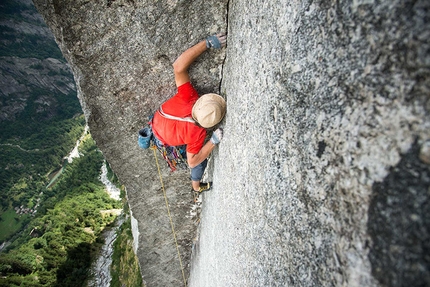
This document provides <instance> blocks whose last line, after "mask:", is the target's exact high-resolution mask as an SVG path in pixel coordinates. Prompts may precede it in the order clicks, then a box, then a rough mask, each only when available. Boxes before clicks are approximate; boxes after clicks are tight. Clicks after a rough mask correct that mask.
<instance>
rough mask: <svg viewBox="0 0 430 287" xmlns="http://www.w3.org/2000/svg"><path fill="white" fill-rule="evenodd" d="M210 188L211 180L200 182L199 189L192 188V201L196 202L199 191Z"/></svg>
mask: <svg viewBox="0 0 430 287" xmlns="http://www.w3.org/2000/svg"><path fill="white" fill-rule="evenodd" d="M211 188H212V182H201V183H200V187H199V190H194V189H193V192H194V203H197V202H198V200H199V195H200V193H202V192H204V191H208V190H211Z"/></svg>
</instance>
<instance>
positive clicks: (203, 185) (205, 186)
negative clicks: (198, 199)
mask: <svg viewBox="0 0 430 287" xmlns="http://www.w3.org/2000/svg"><path fill="white" fill-rule="evenodd" d="M211 188H212V182H201V183H200V187H199V191H198V192H199V193H200V192H203V191H208V190H211Z"/></svg>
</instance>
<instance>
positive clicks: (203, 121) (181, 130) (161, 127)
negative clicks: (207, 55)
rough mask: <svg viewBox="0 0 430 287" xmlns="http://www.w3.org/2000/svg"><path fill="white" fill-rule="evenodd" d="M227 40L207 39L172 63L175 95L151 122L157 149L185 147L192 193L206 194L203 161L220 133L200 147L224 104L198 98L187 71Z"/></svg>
mask: <svg viewBox="0 0 430 287" xmlns="http://www.w3.org/2000/svg"><path fill="white" fill-rule="evenodd" d="M226 40H227V36H226V35H223V34H217V35H213V36H209V37H207V38H206V40H203V41H201V42H199V43H197V44H196V45H194V46H192V47H191V48H189V49H187V50H186V51H185V52H183V53H182V54H181V55H180V56H179V57H178V58H177V59H176V61H175V62H174V63H173V72H174V75H175V82H176V87H177V88H178V92H177V94H176V95H174V96H173V97H172V98H170V99H169V100H167V101H166V102H164V103H163V104H162V105H161V107H160V108H159V110H157V112H156V113H155V114H154V117H153V119H152V131H153V136H154V141H155V142H156V144H158V145H169V146H179V145H186V158H187V162H188V166H189V167H190V168H191V182H192V188H193V190H194V192H195V193H197V194H198V193H200V192H203V191H207V190H209V189H210V188H211V183H209V182H208V183H202V182H201V179H202V177H203V172H204V170H205V168H206V165H207V157H208V156H209V154H210V153H211V152H212V150H213V149H214V148H215V146H216V145H217V144H218V143H219V142H220V141H221V139H222V136H223V131H222V129H221V128H218V129H216V130H215V131H214V132H213V133H212V136H211V138H210V140H209V141H208V142H207V143H206V144H204V141H205V138H206V133H207V131H206V129H210V128H213V127H215V126H216V125H217V124H218V123H219V122H220V121H221V120H222V119H223V117H224V115H225V112H226V103H225V100H224V99H223V98H222V97H221V96H220V95H217V94H205V95H203V96H201V97H199V95H198V94H197V91H196V90H195V89H194V87H193V86H192V85H191V83H190V76H189V74H188V68H189V67H190V65H191V64H192V63H193V62H194V60H196V59H197V57H199V56H200V55H201V54H202V53H203V52H204V51H206V50H207V49H210V48H215V49H221V48H222V47H224V46H225V44H226Z"/></svg>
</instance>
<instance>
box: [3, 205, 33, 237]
mask: <svg viewBox="0 0 430 287" xmlns="http://www.w3.org/2000/svg"><path fill="white" fill-rule="evenodd" d="M28 217H29V215H18V214H16V213H15V210H13V209H7V210H6V211H5V212H3V213H2V214H1V220H0V230H1V231H0V242H2V241H4V240H6V239H8V238H9V236H10V235H12V234H15V233H16V232H17V231H18V230H20V229H21V228H22V224H23V223H24V222H25V219H27V218H28Z"/></svg>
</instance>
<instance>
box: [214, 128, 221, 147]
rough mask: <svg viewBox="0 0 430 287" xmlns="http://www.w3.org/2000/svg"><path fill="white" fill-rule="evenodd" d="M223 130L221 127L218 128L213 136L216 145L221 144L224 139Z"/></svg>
mask: <svg viewBox="0 0 430 287" xmlns="http://www.w3.org/2000/svg"><path fill="white" fill-rule="evenodd" d="M222 134H223V130H222V129H221V128H218V129H216V130H215V131H214V132H213V133H212V136H211V142H212V143H213V144H215V145H217V144H219V143H220V142H221V140H222Z"/></svg>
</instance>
